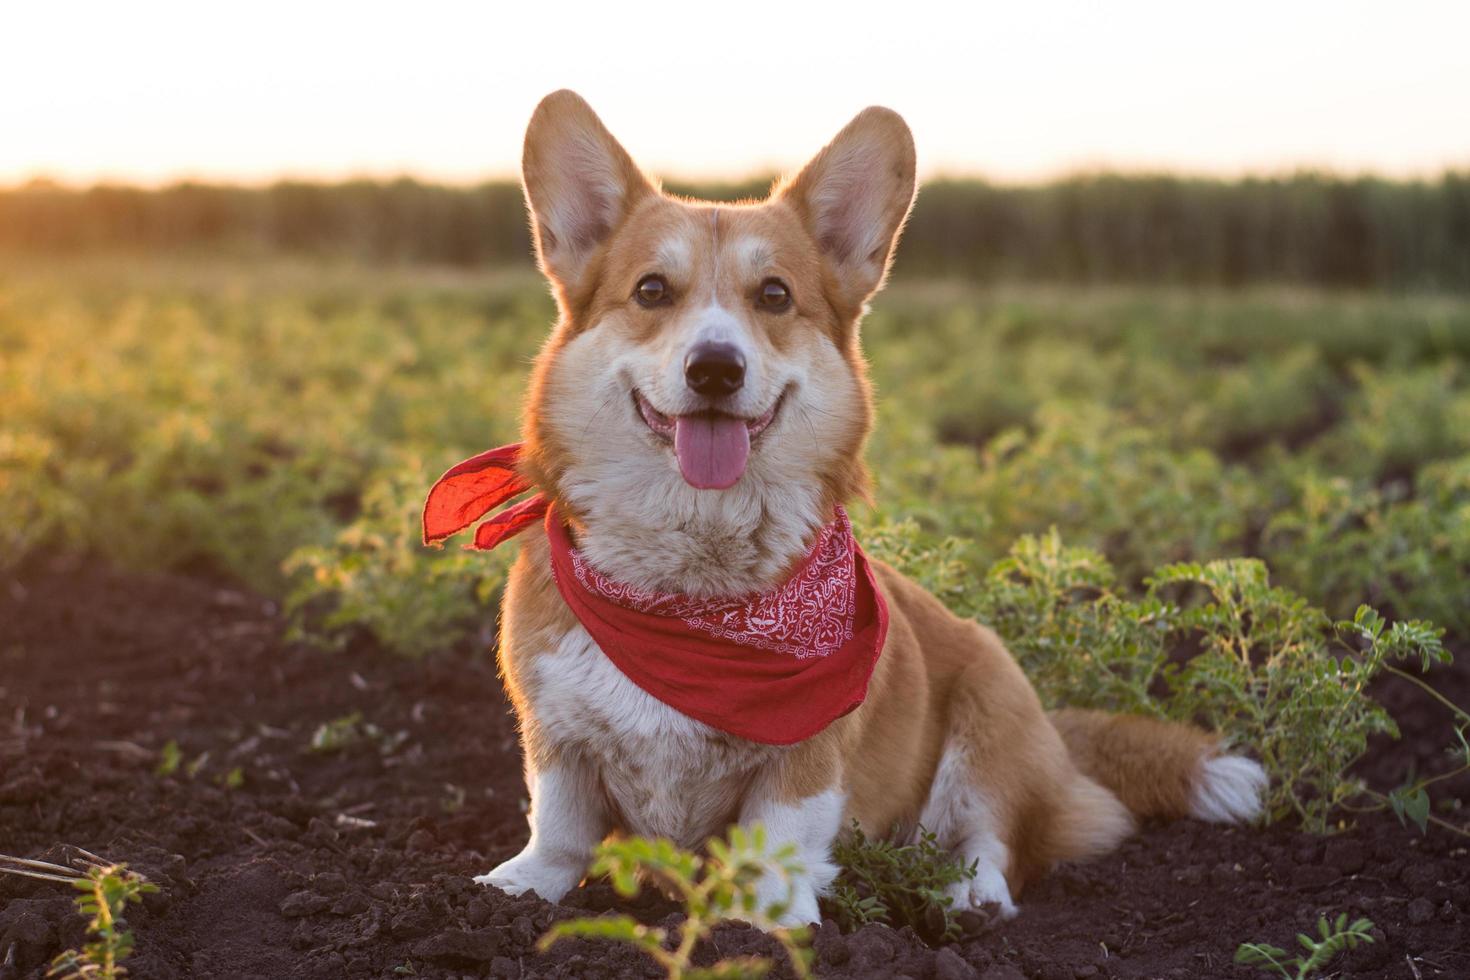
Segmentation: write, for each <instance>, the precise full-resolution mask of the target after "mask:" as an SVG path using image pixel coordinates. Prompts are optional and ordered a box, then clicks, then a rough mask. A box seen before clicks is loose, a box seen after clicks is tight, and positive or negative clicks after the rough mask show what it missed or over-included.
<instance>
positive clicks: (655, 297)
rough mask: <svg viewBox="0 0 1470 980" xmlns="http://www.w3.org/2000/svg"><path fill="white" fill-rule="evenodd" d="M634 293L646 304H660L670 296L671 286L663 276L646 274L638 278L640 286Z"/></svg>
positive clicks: (639, 300)
mask: <svg viewBox="0 0 1470 980" xmlns="http://www.w3.org/2000/svg"><path fill="white" fill-rule="evenodd" d="M633 295H634V296H635V297H636V298H637V299H638V302H640V303H642V304H643V305H644V306H658V305H659V304H660V303H662V302H664V301H665V300H666V299H668V298H669V287H668V284H667V283H665V282H664V279H663V276H644V277H643V278H642V279H639V280H638V288H637V289H635V290H633Z"/></svg>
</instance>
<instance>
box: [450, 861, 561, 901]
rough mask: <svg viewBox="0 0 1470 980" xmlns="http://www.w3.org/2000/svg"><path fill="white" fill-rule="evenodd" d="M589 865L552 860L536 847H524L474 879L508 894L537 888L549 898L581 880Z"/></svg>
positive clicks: (538, 893)
mask: <svg viewBox="0 0 1470 980" xmlns="http://www.w3.org/2000/svg"><path fill="white" fill-rule="evenodd" d="M586 870H587V869H586V868H585V867H583V866H582V865H581V864H580V863H578V864H575V865H574V864H571V863H569V862H566V861H550V860H547V859H546V858H543V857H541V856H540V855H539V854H536V853H535V852H534V851H529V850H527V851H522V852H521V853H519V854H517V855H516V856H515V857H513V858H511V859H510V860H509V861H506V862H505V863H503V864H501V865H499V866H498V867H496V868H495V869H494V870H493V871H491V872H489V873H488V874H483V875H477V876H476V877H475V881H477V882H479V883H480V884H482V885H489V886H490V887H492V888H499V889H500V890H501V891H503V892H505V893H506V894H507V895H524V894H525V893H526V892H530V891H534V892H535V893H536V894H537V895H539V896H541V897H542V898H544V899H546V900H547V901H548V902H556V901H560V900H561V897H562V896H563V895H565V894H566V893H567V892H569V891H571V890H572V889H573V888H575V887H577V882H579V881H581V880H582V876H583V874H585V873H586Z"/></svg>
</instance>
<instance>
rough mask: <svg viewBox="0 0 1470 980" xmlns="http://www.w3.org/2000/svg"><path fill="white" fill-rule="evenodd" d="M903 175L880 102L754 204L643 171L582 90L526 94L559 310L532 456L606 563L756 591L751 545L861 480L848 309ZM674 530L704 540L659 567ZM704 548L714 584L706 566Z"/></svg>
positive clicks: (817, 514)
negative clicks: (725, 200)
mask: <svg viewBox="0 0 1470 980" xmlns="http://www.w3.org/2000/svg"><path fill="white" fill-rule="evenodd" d="M914 172H915V162H914V147H913V139H912V137H911V136H910V134H909V130H908V127H907V126H905V125H904V122H903V120H902V119H901V118H900V117H899V116H898V115H897V114H896V113H894V112H892V111H890V110H887V109H881V108H871V109H867V110H865V111H863V112H862V113H860V114H859V115H858V116H857V117H856V118H855V119H853V120H852V122H851V123H849V124H848V125H847V127H846V128H845V129H843V130H842V132H840V133H839V134H838V135H837V137H836V138H835V139H834V140H833V141H832V142H831V143H830V144H829V145H828V146H827V147H826V148H825V149H823V150H822V151H821V152H820V153H818V154H817V156H816V157H815V158H814V159H812V161H811V162H810V163H808V164H807V165H806V167H804V168H803V169H802V170H801V172H800V173H798V174H797V175H796V176H795V177H793V178H790V179H788V180H785V181H782V182H781V183H779V184H777V186H776V187H775V188H774V189H773V190H772V193H771V194H770V196H769V197H768V198H767V199H766V200H765V201H762V202H756V203H744V204H736V205H730V204H720V205H715V204H710V203H705V202H698V201H687V200H682V199H679V198H676V197H673V196H671V195H668V194H665V193H663V192H662V191H660V190H659V188H658V187H657V186H656V185H655V184H654V183H653V182H651V181H650V180H649V179H648V178H647V177H645V176H644V175H643V174H642V172H641V171H639V169H638V167H637V166H636V165H635V164H634V163H633V161H632V159H631V158H630V157H629V156H628V154H627V153H626V152H625V151H624V150H623V148H622V147H621V146H620V145H619V144H618V142H617V141H616V140H615V139H613V137H612V135H611V134H610V133H609V132H608V131H607V129H606V128H605V127H604V126H603V125H602V122H601V121H600V120H599V119H598V118H597V116H596V114H595V113H594V112H593V111H592V109H591V108H590V107H589V106H588V105H587V103H586V102H584V101H583V100H582V99H581V98H580V97H579V96H577V95H576V94H574V93H572V92H567V91H563V92H557V93H554V94H552V95H549V96H547V97H546V99H544V100H543V101H542V102H541V104H540V105H539V106H538V107H537V108H536V112H535V114H534V116H533V117H532V119H531V123H530V127H529V129H528V131H527V133H526V145H525V155H524V160H523V174H524V179H525V189H526V197H527V200H528V202H529V204H530V210H531V214H532V220H533V224H534V229H535V239H536V250H537V255H538V258H539V261H540V265H541V269H542V271H543V272H544V273H545V274H546V276H547V278H548V279H549V280H550V282H551V284H552V288H553V291H554V292H555V294H556V298H557V303H558V305H559V307H560V311H561V318H560V321H559V323H558V324H557V327H556V330H555V332H554V333H553V334H552V336H551V338H550V340H549V341H548V342H547V345H546V347H545V349H544V350H543V351H542V354H541V356H540V358H539V360H538V362H537V368H536V371H535V374H534V377H533V383H532V385H531V390H530V394H529V397H528V404H527V413H526V423H527V425H526V428H527V433H526V436H527V457H526V458H527V466H528V468H529V469H530V471H531V475H532V476H533V477H534V478H535V480H536V482H537V483H539V484H540V485H541V486H543V487H545V488H546V489H547V490H548V491H549V492H550V493H551V494H552V495H553V496H554V497H555V498H556V499H558V500H559V501H561V502H562V503H563V504H564V505H565V506H566V507H567V509H568V510H569V511H570V512H571V514H573V515H574V517H575V518H576V519H577V520H578V521H579V522H580V523H582V524H584V525H586V528H587V531H586V533H584V535H583V536H584V538H585V537H588V536H591V537H593V538H595V539H597V540H596V541H594V542H593V548H594V550H596V551H598V552H599V553H598V554H596V555H594V556H593V557H594V560H597V561H598V562H599V563H600V564H602V565H604V566H609V567H607V571H609V572H611V573H613V574H618V573H619V572H621V573H622V574H623V575H625V576H629V577H632V578H634V579H635V580H638V581H641V582H643V583H644V584H646V585H650V586H657V587H663V588H675V587H676V588H679V589H680V590H682V591H696V592H697V591H726V590H727V589H728V588H729V587H730V586H731V585H732V584H745V585H750V584H755V583H757V582H758V580H759V579H761V578H763V577H765V576H766V572H765V571H762V570H761V569H759V568H757V567H755V566H759V565H761V564H762V563H761V560H760V556H761V555H762V554H764V555H766V557H767V561H766V562H765V563H766V564H770V563H771V562H774V563H775V564H776V565H779V564H781V562H782V561H784V560H785V559H787V558H789V557H790V555H785V554H780V553H782V552H786V551H790V550H791V542H792V540H793V539H795V540H797V541H798V542H799V541H800V540H801V539H805V538H808V537H809V535H810V531H811V529H812V528H813V527H815V526H816V525H819V524H821V523H822V522H823V521H825V520H827V519H829V518H830V515H831V511H832V507H833V505H835V504H837V503H840V502H842V501H844V500H845V499H847V498H849V497H851V496H853V495H855V494H859V493H862V492H863V491H864V489H865V484H866V474H865V471H864V469H863V465H862V461H861V450H862V444H863V440H864V438H865V437H866V435H867V431H868V428H869V425H870V422H871V406H870V397H869V393H868V384H867V380H866V377H865V374H864V366H863V360H862V354H861V351H860V349H859V346H858V330H857V328H858V320H859V318H860V317H861V315H862V312H863V309H864V304H865V302H866V301H867V299H868V298H869V297H870V296H871V295H872V294H873V293H874V292H875V291H876V290H877V289H878V288H879V286H880V285H881V284H882V282H883V279H884V276H885V274H886V272H887V269H888V265H889V261H890V259H891V256H892V254H893V247H894V244H895V242H896V241H897V238H898V233H899V229H900V227H901V226H902V224H903V221H904V219H905V217H906V216H907V214H908V211H909V206H910V204H911V203H912V201H913V197H914ZM615 525H621V526H623V527H624V528H625V529H632V528H643V529H647V530H648V532H649V535H650V539H649V540H646V541H639V540H637V539H636V537H635V538H630V537H629V535H630V534H632V533H633V532H632V531H631V530H625V531H623V532H620V533H614V532H613V527H614V526H615ZM673 533H677V534H683V535H685V536H686V537H688V538H689V543H690V546H691V548H692V550H693V552H695V553H696V554H693V555H689V556H686V558H685V560H683V561H678V562H672V563H670V564H669V567H668V568H666V569H664V570H662V571H660V570H659V568H658V567H656V566H657V563H654V564H652V565H651V564H650V563H649V562H648V561H647V560H646V559H647V557H648V550H647V548H652V549H654V550H660V549H667V548H668V547H669V546H670V538H669V534H673ZM741 539H744V540H745V541H746V542H747V547H746V548H745V549H744V550H745V551H746V552H748V553H747V554H746V555H745V559H744V560H742V558H741V557H740V556H739V555H737V554H735V552H737V551H741V550H742V549H741V547H740V545H739V541H740V540H741ZM645 546H646V547H645ZM797 547H798V550H799V547H800V545H799V543H798V545H797ZM701 551H702V552H703V554H702V556H701V555H699V554H697V553H698V552H701ZM625 552H626V553H627V554H625ZM634 552H636V553H638V561H634V558H633V553H634ZM709 562H715V563H717V564H719V565H720V566H721V570H720V572H719V574H718V576H717V578H718V579H719V582H718V583H716V582H715V580H714V579H712V580H711V581H710V582H709V583H705V582H704V581H703V580H702V579H701V578H700V576H699V575H698V574H697V568H696V567H695V566H697V565H699V564H701V563H709ZM630 563H633V564H638V565H639V567H638V568H636V569H630V568H628V567H626V566H627V565H629V564H630ZM743 565H750V566H751V568H750V578H751V580H750V581H749V582H745V581H744V580H743V579H742V578H741V575H740V572H739V569H740V568H741V567H742V566H743Z"/></svg>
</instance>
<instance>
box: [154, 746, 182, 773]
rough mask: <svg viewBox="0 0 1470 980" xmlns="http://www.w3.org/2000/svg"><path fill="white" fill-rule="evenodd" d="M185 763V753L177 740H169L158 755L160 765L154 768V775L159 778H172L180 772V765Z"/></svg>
mask: <svg viewBox="0 0 1470 980" xmlns="http://www.w3.org/2000/svg"><path fill="white" fill-rule="evenodd" d="M183 761H184V753H183V752H182V751H181V750H180V749H179V743H178V740H177V739H172V738H171V739H169V740H168V741H167V742H165V743H164V744H163V748H162V749H161V750H160V751H159V753H158V765H157V766H155V767H154V769H153V773H154V775H157V776H172V775H173V774H174V773H176V772H178V771H179V765H180V763H182V762H183Z"/></svg>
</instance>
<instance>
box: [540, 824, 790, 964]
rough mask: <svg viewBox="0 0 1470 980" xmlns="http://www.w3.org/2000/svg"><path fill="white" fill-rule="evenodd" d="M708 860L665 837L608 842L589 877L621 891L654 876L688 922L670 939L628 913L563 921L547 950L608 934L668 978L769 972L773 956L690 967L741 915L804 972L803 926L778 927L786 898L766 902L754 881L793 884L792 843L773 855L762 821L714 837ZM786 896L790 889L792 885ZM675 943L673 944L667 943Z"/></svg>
mask: <svg viewBox="0 0 1470 980" xmlns="http://www.w3.org/2000/svg"><path fill="white" fill-rule="evenodd" d="M708 852H709V855H708V857H703V858H702V857H700V856H699V855H697V854H695V853H693V852H691V851H686V850H682V849H680V848H678V847H675V846H674V845H673V844H672V843H671V842H669V841H667V840H663V839H657V840H649V839H647V838H642V837H629V838H625V839H623V840H618V841H611V842H608V843H605V844H603V845H602V846H601V847H600V848H599V849H598V851H597V859H596V861H595V862H594V863H593V865H592V874H595V875H603V874H605V875H607V876H608V877H609V878H611V880H612V885H613V888H614V889H616V890H617V892H618V894H620V895H623V896H625V897H630V896H633V895H636V894H637V893H638V889H639V886H640V879H641V878H643V877H645V876H647V877H652V878H655V879H657V880H658V881H659V882H660V883H662V884H663V885H664V886H665V887H667V888H668V889H671V890H672V891H673V892H674V894H675V895H676V897H677V898H678V899H679V901H680V902H681V904H682V905H683V907H684V915H685V918H684V922H683V924H682V925H680V926H679V928H678V930H677V932H676V933H674V934H673V935H672V936H671V935H670V934H669V932H668V931H667V930H665V929H661V928H657V927H653V926H645V925H642V924H641V923H639V922H638V921H637V920H636V919H634V918H632V917H631V916H627V915H604V916H599V917H597V918H593V919H572V920H570V921H567V922H559V923H557V924H556V925H555V926H553V927H552V928H551V929H550V931H548V932H547V933H546V935H545V936H543V937H542V938H541V943H540V948H541V949H542V950H545V949H548V948H550V947H551V945H552V944H554V943H555V942H557V941H558V940H560V939H566V938H573V937H575V938H579V939H608V940H612V941H614V942H624V943H629V944H631V945H632V946H634V947H635V948H637V949H641V950H642V951H643V952H645V953H647V954H648V955H649V956H650V957H652V958H653V960H654V961H655V962H657V963H658V965H659V966H660V967H662V968H663V969H664V970H665V971H666V973H667V974H668V977H669V980H714V978H729V980H735V978H747V977H759V976H764V975H765V974H766V973H767V972H768V971H769V970H770V969H771V967H772V963H771V961H770V960H767V959H763V958H758V957H740V958H735V959H722V960H720V961H719V962H717V963H715V964H714V965H713V966H709V967H695V966H694V965H693V957H694V949H695V946H696V945H697V944H698V943H699V942H700V941H701V940H703V939H708V938H709V936H710V933H711V931H712V930H713V929H714V927H715V925H716V924H717V923H719V922H720V921H721V920H723V919H729V918H740V919H744V920H746V921H748V922H750V923H751V924H753V925H756V926H759V927H760V928H762V929H766V930H768V931H770V933H771V935H772V937H773V938H774V939H775V940H776V941H777V942H779V943H780V944H781V946H782V948H783V949H784V950H785V952H786V956H787V958H788V959H789V960H790V963H791V968H792V970H793V971H794V972H795V973H796V975H797V976H798V977H806V976H807V975H808V969H809V967H810V963H811V950H810V949H809V948H808V947H807V941H808V939H809V936H808V930H807V929H806V928H805V927H798V928H788V927H783V926H780V925H778V921H779V920H780V918H781V917H782V916H783V915H784V914H785V912H786V908H787V903H786V901H780V902H776V903H774V904H772V905H768V906H766V907H761V905H760V900H759V898H758V895H757V892H756V883H757V882H758V881H759V880H760V878H761V877H762V876H763V875H768V874H776V875H780V876H781V877H782V878H783V879H785V880H786V881H787V882H788V884H789V882H790V881H791V878H792V876H793V875H796V874H800V873H801V871H802V868H801V865H800V864H799V863H798V862H797V860H796V851H795V847H794V846H792V845H787V846H785V847H782V848H781V849H780V850H777V851H776V852H774V853H771V852H769V851H768V849H767V847H766V833H765V828H764V827H762V826H760V825H759V824H757V825H756V826H754V827H752V828H751V829H750V830H749V831H746V830H745V829H743V828H741V827H738V826H737V827H732V828H731V829H730V834H729V837H728V839H727V840H724V841H721V840H711V841H710V842H709V844H708ZM788 901H789V888H788ZM671 939H672V940H673V943H672V948H669V945H670V942H669V941H670V940H671Z"/></svg>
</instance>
